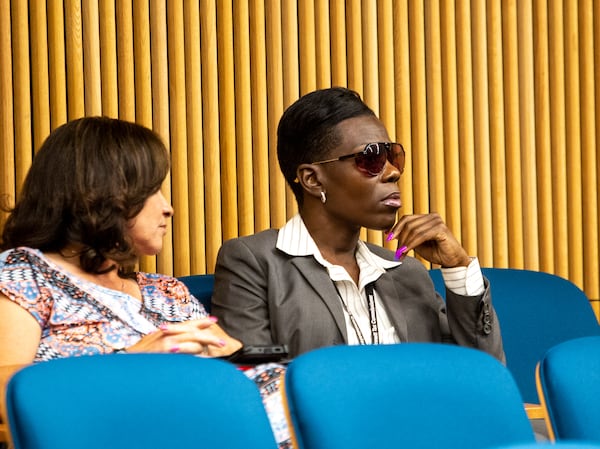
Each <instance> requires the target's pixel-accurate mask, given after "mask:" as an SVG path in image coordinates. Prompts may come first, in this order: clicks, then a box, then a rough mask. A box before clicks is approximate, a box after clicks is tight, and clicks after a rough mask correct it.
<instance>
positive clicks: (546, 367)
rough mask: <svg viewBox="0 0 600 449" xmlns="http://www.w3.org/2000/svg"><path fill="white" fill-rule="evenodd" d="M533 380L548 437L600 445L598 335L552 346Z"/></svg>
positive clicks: (599, 340) (599, 359)
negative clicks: (591, 442) (545, 415)
mask: <svg viewBox="0 0 600 449" xmlns="http://www.w3.org/2000/svg"><path fill="white" fill-rule="evenodd" d="M536 380H537V386H538V390H539V394H540V398H541V400H542V407H543V408H545V410H546V411H547V422H548V424H549V428H548V433H549V435H550V438H551V439H554V438H556V439H557V440H564V439H579V440H589V441H594V442H596V443H597V444H600V337H583V338H577V339H574V340H569V341H566V342H564V343H561V344H559V345H556V346H555V347H553V348H551V349H550V350H549V351H548V352H547V353H546V354H545V355H544V357H543V358H542V360H541V361H540V363H539V364H538V368H537V372H536Z"/></svg>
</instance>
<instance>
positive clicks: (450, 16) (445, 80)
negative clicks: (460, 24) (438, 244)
mask: <svg viewBox="0 0 600 449" xmlns="http://www.w3.org/2000/svg"><path fill="white" fill-rule="evenodd" d="M455 12H456V4H455V2H454V0H446V1H443V2H441V7H440V41H441V42H440V44H441V49H440V52H441V55H440V57H441V66H442V104H443V118H442V120H443V123H444V128H443V133H444V142H443V151H444V167H445V168H444V183H445V198H444V199H443V200H444V201H445V207H444V217H443V218H444V219H445V220H446V223H447V224H448V227H449V228H450V229H451V230H452V232H453V233H454V235H455V236H456V238H457V239H458V240H459V241H462V236H461V217H460V209H461V202H460V178H461V175H460V144H459V138H458V128H459V123H458V98H457V84H458V81H457V73H456V67H457V58H456V53H457V48H456V19H455Z"/></svg>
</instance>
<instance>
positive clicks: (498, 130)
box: [487, 0, 518, 267]
mask: <svg viewBox="0 0 600 449" xmlns="http://www.w3.org/2000/svg"><path fill="white" fill-rule="evenodd" d="M487 7H488V9H487V23H488V33H487V35H488V61H489V67H490V72H489V74H490V92H489V97H490V170H491V181H492V185H491V189H492V205H491V206H492V216H491V219H492V222H491V225H492V229H493V236H494V237H493V239H492V247H493V254H494V255H493V261H494V262H493V263H494V266H497V267H506V266H507V265H508V229H507V228H508V226H507V220H506V217H507V216H508V213H507V212H508V211H507V209H506V203H507V200H506V195H507V192H506V178H507V176H508V175H509V174H508V173H507V171H506V159H505V149H506V142H505V137H504V130H505V122H504V76H503V75H504V74H503V68H504V67H513V68H514V70H515V71H516V70H517V68H518V65H517V63H516V61H514V62H513V61H507V64H506V66H504V67H503V64H502V61H503V48H504V43H503V41H502V35H503V33H502V22H503V20H504V14H503V12H502V8H501V4H500V0H492V1H488V2H487ZM506 35H507V36H511V34H510V32H509V33H506ZM509 39H510V38H509ZM511 40H512V41H514V40H515V39H514V38H513V39H511ZM507 53H508V52H507ZM508 54H510V53H508ZM513 55H515V56H516V53H513ZM511 78H512V77H510V76H508V77H507V81H508V80H510V79H511ZM513 80H514V78H513ZM513 118H514V116H513ZM517 173H518V172H517ZM515 246H517V245H515Z"/></svg>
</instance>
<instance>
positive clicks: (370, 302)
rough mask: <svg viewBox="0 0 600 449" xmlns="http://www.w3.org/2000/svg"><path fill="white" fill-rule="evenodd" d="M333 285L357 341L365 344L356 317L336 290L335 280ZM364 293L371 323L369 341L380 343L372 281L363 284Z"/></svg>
mask: <svg viewBox="0 0 600 449" xmlns="http://www.w3.org/2000/svg"><path fill="white" fill-rule="evenodd" d="M333 286H334V287H335V291H336V292H337V294H338V296H339V298H340V301H341V302H342V306H343V307H344V310H345V311H346V313H347V314H348V317H349V318H350V323H351V324H352V327H353V328H354V332H355V333H356V336H357V337H358V342H359V343H360V344H361V345H366V344H367V341H366V340H365V336H364V335H363V333H362V332H361V330H360V327H359V326H358V322H357V321H356V318H354V315H353V314H352V312H350V309H349V308H348V304H346V301H344V298H343V297H342V295H341V294H340V291H339V290H338V288H337V285H336V284H335V282H334V283H333ZM365 293H366V294H367V306H368V309H369V324H370V325H371V342H372V343H373V344H376V345H377V344H379V343H380V341H379V327H378V325H377V309H376V306H375V290H374V289H373V284H372V283H371V284H367V285H365Z"/></svg>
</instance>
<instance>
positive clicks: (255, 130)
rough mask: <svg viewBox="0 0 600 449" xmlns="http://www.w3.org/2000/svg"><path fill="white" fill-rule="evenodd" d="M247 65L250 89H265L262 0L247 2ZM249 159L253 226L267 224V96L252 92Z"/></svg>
mask: <svg viewBox="0 0 600 449" xmlns="http://www.w3.org/2000/svg"><path fill="white" fill-rule="evenodd" d="M250 41H251V42H252V45H251V46H250V58H251V63H250V68H251V80H252V81H251V82H252V92H266V91H267V83H266V72H267V61H266V50H265V44H266V43H265V11H264V2H263V1H262V0H252V1H251V2H250ZM251 101H252V145H253V148H252V152H253V155H252V159H253V161H252V162H253V175H254V226H255V227H256V229H257V230H262V229H267V228H268V227H270V223H271V219H270V213H269V142H268V137H269V136H268V127H267V118H268V114H267V99H266V96H265V95H252V96H251Z"/></svg>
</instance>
